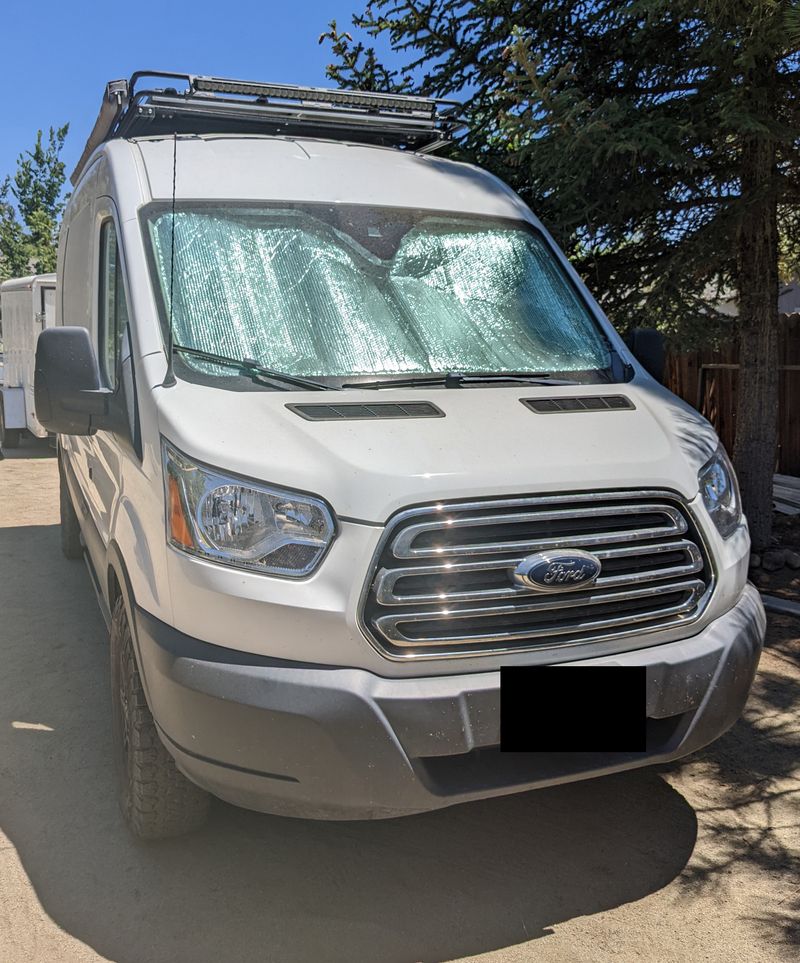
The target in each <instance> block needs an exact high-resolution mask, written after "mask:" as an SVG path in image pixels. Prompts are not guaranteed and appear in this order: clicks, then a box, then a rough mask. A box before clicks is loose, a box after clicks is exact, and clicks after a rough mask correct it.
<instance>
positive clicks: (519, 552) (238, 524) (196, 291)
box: [36, 74, 765, 837]
mask: <svg viewBox="0 0 800 963" xmlns="http://www.w3.org/2000/svg"><path fill="white" fill-rule="evenodd" d="M459 123H460V121H459V118H458V113H457V107H456V106H455V105H453V104H449V103H443V102H440V101H433V100H427V99H425V98H418V97H395V96H384V95H378V94H369V93H360V92H348V91H325V90H319V89H316V88H294V87H286V86H282V85H277V84H256V83H251V82H246V81H228V80H220V79H218V78H208V77H197V76H180V75H173V74H165V75H160V76H156V77H153V75H147V76H144V75H135V76H134V77H133V78H132V80H131V81H117V82H113V83H111V84H109V86H108V89H107V92H106V97H105V100H104V105H103V108H102V110H101V113H100V117H99V118H98V122H97V125H96V126H95V129H94V131H93V132H92V136H91V138H90V140H89V143H88V144H87V149H86V151H85V152H84V155H83V157H82V158H81V162H80V164H79V166H78V170H77V171H76V173H75V175H74V177H73V183H74V191H73V193H72V196H71V198H70V200H69V204H68V206H67V209H66V212H65V215H64V222H63V227H62V231H61V239H60V245H59V257H58V271H57V277H58V281H57V298H56V302H57V304H56V308H57V325H56V327H55V328H53V329H52V330H46V331H44V332H43V333H42V335H41V336H40V338H39V341H38V347H37V360H36V415H37V418H38V420H39V421H40V422H41V423H42V424H43V425H44V426H45V427H46V428H47V429H48V430H49V431H52V432H57V433H58V435H59V470H60V477H61V519H62V523H61V533H62V545H63V549H64V552H65V554H66V555H67V557H69V558H79V557H82V556H83V557H85V558H86V560H87V562H88V567H89V570H90V572H91V576H92V578H93V580H94V584H95V588H96V592H97V597H98V600H99V603H100V606H101V608H102V610H103V612H104V615H105V618H106V620H107V622H108V623H109V626H110V636H111V665H112V672H111V675H112V681H111V699H112V704H113V725H114V745H115V753H116V762H117V766H118V771H119V780H120V793H121V799H122V805H123V811H124V813H125V815H126V817H127V820H128V823H129V824H130V826H131V828H132V830H133V831H134V832H135V833H136V834H138V835H140V836H143V837H156V836H164V835H169V834H172V833H178V832H183V831H186V830H188V829H191V828H193V827H195V826H197V825H199V824H200V823H201V822H202V820H203V819H204V817H205V814H206V812H207V808H208V801H209V794H212V795H215V796H218V797H221V798H222V799H224V800H227V801H229V802H231V803H234V804H237V805H240V806H245V807H248V808H250V809H254V810H260V811H264V812H272V813H282V814H288V815H294V816H303V817H318V818H338V819H361V818H372V817H390V816H399V815H402V814H406V813H417V812H421V811H425V810H431V809H434V808H437V807H443V806H448V805H451V804H454V803H460V802H464V801H468V800H473V799H479V798H483V797H489V796H494V795H499V794H503V793H510V792H518V791H521V790H527V789H531V788H534V787H538V786H547V785H552V784H556V783H561V782H567V781H570V780H577V779H583V778H586V777H589V776H596V775H601V774H604V773H611V772H615V771H619V770H623V769H627V768H631V767H635V766H643V765H647V764H650V763H655V762H659V763H660V762H665V761H668V760H672V759H676V758H678V757H680V756H683V755H685V754H686V753H689V752H691V751H693V750H696V749H698V748H699V747H701V746H703V745H705V744H707V743H709V742H710V741H711V740H713V739H715V738H716V737H718V736H719V735H720V734H721V733H722V732H724V731H725V730H726V729H727V728H729V727H730V726H731V725H732V724H733V722H734V721H735V720H736V719H737V718H738V716H739V715H740V713H741V711H742V708H743V706H744V703H745V700H746V698H747V695H748V691H749V688H750V685H751V682H752V679H753V675H754V673H755V670H756V665H757V662H758V658H759V653H760V649H761V645H762V639H763V635H764V626H765V622H764V614H763V610H762V607H761V603H760V600H759V596H758V594H757V592H756V591H755V590H754V588H753V587H752V586H751V585H749V584H748V581H747V568H748V558H749V538H748V532H747V526H746V522H745V519H744V518H743V516H742V509H741V504H740V499H739V493H738V489H737V484H736V479H735V477H734V473H733V470H732V468H731V465H730V462H729V461H728V458H727V456H726V454H725V452H724V450H723V449H722V448H721V447H720V444H719V441H718V439H717V437H716V435H715V434H714V431H713V430H712V428H711V427H710V425H709V424H708V422H706V421H705V420H704V419H703V418H702V417H701V416H700V415H699V414H698V413H697V412H696V411H694V410H693V409H692V408H691V407H689V406H688V405H686V404H684V403H683V402H682V401H680V400H678V399H677V398H676V397H674V396H673V395H672V394H670V392H668V391H667V390H666V389H665V388H663V387H662V386H661V384H660V383H659V381H658V378H657V375H658V359H657V357H656V354H657V352H656V351H654V350H652V349H653V345H652V343H650V344H649V346H648V336H647V335H642V336H641V338H640V341H639V345H640V347H637V344H636V343H635V342H632V346H633V349H634V350H636V351H637V352H638V353H639V354H641V355H642V358H643V360H644V361H645V362H646V367H645V366H644V365H643V364H642V363H641V362H640V360H638V359H637V357H636V356H635V355H634V351H633V350H631V348H629V347H628V346H627V344H626V343H625V342H624V341H623V340H622V339H621V338H620V337H619V336H618V334H617V333H616V332H615V330H614V329H613V327H612V326H611V325H610V323H609V322H608V320H607V319H606V318H605V317H604V316H603V313H602V311H601V310H600V308H599V307H598V305H597V304H596V303H595V301H594V300H593V299H592V297H591V295H590V294H589V292H588V291H587V289H586V287H585V286H584V284H583V283H582V282H581V280H580V278H579V277H578V276H577V274H576V273H575V271H574V270H573V269H572V268H571V267H570V265H569V263H568V262H567V260H566V259H565V257H564V256H563V254H562V253H561V252H560V251H559V249H558V248H557V246H556V245H555V244H554V242H553V240H552V239H551V238H550V236H549V235H548V233H547V231H546V230H545V229H544V228H543V227H542V225H541V224H540V222H539V221H538V220H537V218H536V216H535V215H534V214H533V213H532V212H531V211H530V210H529V209H528V207H527V206H526V205H525V204H524V203H523V202H522V201H521V200H520V198H519V197H517V196H516V195H515V194H514V193H513V192H512V191H511V190H510V189H509V188H508V187H506V186H505V185H504V184H503V183H501V182H500V181H499V180H497V179H496V178H495V177H493V176H492V175H490V174H488V173H486V172H484V171H482V170H480V169H478V168H476V167H472V166H469V165H465V164H460V163H454V162H452V161H449V160H445V159H438V158H437V157H435V156H433V154H432V151H433V150H434V149H435V148H436V147H438V146H440V145H441V144H443V143H446V142H447V141H448V140H449V139H450V138H452V136H453V133H454V132H455V131H456V130H457V128H458V125H459ZM649 340H650V342H652V337H651V338H650V339H649ZM656 347H657V345H656ZM648 368H649V371H648V370H647V369H648ZM654 375H656V377H654ZM565 664H570V665H582V666H609V665H613V666H642V667H645V668H646V675H647V687H646V709H645V710H643V711H645V714H646V722H645V725H646V732H647V748H646V751H642V752H638V753H631V752H625V751H616V750H614V748H613V747H610V748H609V751H608V752H588V753H580V752H570V753H558V752H536V753H516V752H514V753H508V752H503V751H502V749H501V745H500V676H501V668H503V669H505V668H506V667H511V666H530V665H565ZM611 698H613V694H612V693H609V699H611ZM578 709H579V707H578V706H572V705H570V704H568V703H567V704H564V705H563V709H562V716H561V717H560V718H554V719H553V726H554V727H559V726H570V725H573V726H574V725H575V724H576V722H575V720H576V719H580V720H581V721H580V725H581V726H583V727H584V729H585V730H586V731H587V732H588V731H589V730H590V729H591V727H592V720H591V719H588V720H587V719H585V718H582V717H581V716H580V714H579V713H578Z"/></svg>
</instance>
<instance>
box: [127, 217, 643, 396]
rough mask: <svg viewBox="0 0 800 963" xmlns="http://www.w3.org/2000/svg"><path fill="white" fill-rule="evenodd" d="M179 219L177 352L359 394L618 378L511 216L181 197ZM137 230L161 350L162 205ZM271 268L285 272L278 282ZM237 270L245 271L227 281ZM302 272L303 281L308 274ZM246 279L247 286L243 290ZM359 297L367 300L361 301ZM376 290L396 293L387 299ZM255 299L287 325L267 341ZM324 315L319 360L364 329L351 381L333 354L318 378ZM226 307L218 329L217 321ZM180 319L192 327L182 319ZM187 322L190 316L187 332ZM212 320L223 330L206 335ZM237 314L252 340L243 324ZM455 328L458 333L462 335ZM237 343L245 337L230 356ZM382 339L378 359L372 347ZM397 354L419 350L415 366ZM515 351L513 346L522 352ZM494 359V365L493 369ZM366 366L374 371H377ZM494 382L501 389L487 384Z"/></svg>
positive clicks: (219, 377) (193, 373) (590, 313)
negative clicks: (466, 379) (409, 383)
mask: <svg viewBox="0 0 800 963" xmlns="http://www.w3.org/2000/svg"><path fill="white" fill-rule="evenodd" d="M175 217H176V225H175V226H176V230H175V273H174V279H173V285H174V294H175V307H174V309H173V311H174V313H173V319H172V320H173V335H174V340H175V341H176V342H178V343H180V344H186V343H188V345H189V346H190V347H194V348H200V349H203V350H206V351H213V352H215V353H219V354H226V355H229V356H236V357H242V358H244V357H248V358H253V359H255V360H257V361H258V362H260V363H261V364H264V365H267V366H270V367H273V368H275V369H279V370H281V371H284V372H285V373H286V374H289V375H293V376H296V377H303V378H308V379H313V380H315V381H317V382H319V383H320V384H326V385H330V386H332V387H342V386H343V385H345V384H346V385H347V386H349V387H357V386H358V384H359V383H360V382H365V383H366V382H374V381H375V380H376V379H378V380H380V381H381V383H385V384H386V386H387V387H389V386H391V383H392V381H395V380H398V381H399V380H408V379H409V377H412V378H419V380H420V383H424V382H425V380H426V379H428V378H430V379H431V380H435V379H437V378H441V377H442V376H443V375H445V374H448V373H452V372H454V371H457V372H459V373H461V374H469V375H502V374H514V375H522V376H524V375H531V376H542V375H549V376H550V377H552V379H553V380H554V381H556V380H562V381H567V382H572V383H575V384H597V383H615V382H616V383H618V382H620V381H624V380H625V372H624V367H623V366H622V365H621V364H620V363H619V358H618V355H617V353H616V351H615V349H614V347H613V345H612V344H611V342H610V339H609V337H608V335H607V333H606V330H605V328H604V326H603V324H602V323H601V321H600V319H599V317H598V316H597V313H596V311H595V310H594V309H593V307H592V305H591V304H590V303H589V302H588V301H587V299H586V297H585V295H584V293H583V292H582V291H581V289H580V287H579V285H577V284H576V283H575V281H574V279H573V278H572V277H571V276H570V273H569V272H568V271H567V270H566V269H565V266H564V264H563V262H562V261H561V255H560V253H559V252H558V250H557V249H556V248H555V245H554V244H553V243H552V242H551V240H550V239H549V238H548V237H547V235H546V234H544V233H543V232H542V231H541V230H539V229H537V227H536V226H535V225H534V224H531V223H530V222H528V221H526V220H523V219H522V218H520V219H516V218H505V217H496V216H492V215H486V214H472V213H461V212H454V211H446V210H445V211H440V210H433V209H420V208H412V207H399V206H384V205H380V206H379V205H367V204H339V203H336V204H333V203H326V202H306V201H268V200H260V201H227V200H226V201H218V200H194V201H193V200H181V201H178V202H177V203H176V205H175ZM139 219H140V226H141V230H142V236H143V239H144V242H145V250H146V255H147V261H148V269H149V273H150V281H151V284H152V289H153V293H154V296H155V299H156V303H157V307H158V312H159V319H160V324H161V330H162V337H163V339H164V344H165V347H166V346H167V345H168V344H169V343H170V338H169V307H168V305H169V290H170V278H169V270H170V262H171V257H170V255H171V246H170V244H171V230H172V204H171V202H169V201H156V202H152V203H150V204H148V205H145V206H144V207H142V208H141V209H140V212H139ZM262 223H263V224H264V225H265V226H264V228H263V229H262V228H261V227H260V226H259V225H260V224H262ZM282 228H283V229H285V230H283V231H281V229H282ZM281 234H284V235H285V238H283V237H281ZM308 238H310V241H309V240H308ZM284 241H285V243H284ZM182 249H183V250H182ZM254 251H255V255H254ZM248 258H249V260H248ZM287 258H288V259H289V260H288V261H287ZM281 259H282V260H281ZM201 262H202V263H201ZM276 262H277V263H278V267H279V269H280V270H281V271H282V272H283V274H282V275H281V274H280V273H279V272H276V271H275V263H276ZM248 263H249V266H250V270H249V271H239V272H236V271H234V270H233V268H234V267H239V266H244V265H245V264H248ZM398 264H399V267H398ZM308 265H312V270H306V268H307V266H308ZM487 265H488V266H487ZM254 267H255V270H254V269H253V268H254ZM295 268H296V269H297V271H295V273H294V274H292V271H293V270H294V269H295ZM531 268H535V270H534V271H532V270H531ZM313 270H316V271H317V275H319V276H316V275H314V273H313ZM261 271H263V272H264V277H263V278H262V275H261ZM268 274H269V275H270V277H269V278H267V275H268ZM276 276H277V287H276V280H275V278H276ZM507 276H510V277H511V278H512V284H511V285H510V286H508V287H507V288H503V287H502V284H501V283H498V278H499V279H500V280H501V281H502V278H504V277H507ZM242 277H246V278H252V280H251V281H249V282H248V283H246V284H241V278H242ZM320 277H321V278H322V281H320ZM376 279H377V280H376ZM326 284H327V287H325V285H326ZM259 285H260V287H259ZM281 285H282V287H281ZM348 285H350V287H348ZM514 285H516V287H515V286H514ZM223 288H224V289H225V290H222V289H223ZM362 289H364V290H366V292H367V294H366V295H362V294H361V291H362ZM387 289H388V290H390V294H391V297H388V296H387V295H386V291H387ZM184 291H185V292H186V294H185V296H184ZM298 291H300V297H299V299H298ZM354 291H355V294H354V293H353V292H354ZM209 292H210V294H209ZM240 292H241V293H240ZM376 292H377V293H376ZM398 292H399V293H398ZM262 294H264V295H270V296H271V297H272V298H273V302H272V306H275V307H276V309H279V311H280V312H282V313H283V314H284V317H283V318H282V319H280V321H279V322H277V323H275V324H274V326H273V327H272V328H271V329H270V328H269V327H268V326H269V325H270V324H272V317H273V315H272V314H271V313H270V311H269V309H268V308H265V307H264V304H263V302H265V301H267V302H268V298H267V297H266V296H265V297H264V298H262V297H261V295H262ZM358 296H361V298H362V300H361V306H362V307H364V306H365V305H366V307H367V310H365V311H364V312H363V315H362V314H361V312H359V311H355V312H354V311H352V310H351V306H352V304H354V303H358ZM314 297H316V298H317V300H316V301H314V300H313V298H314ZM336 298H340V299H341V302H342V303H344V304H345V306H346V308H347V310H348V311H349V312H350V313H349V314H347V313H343V312H342V311H339V314H338V315H337V314H336V313H335V312H336V311H337V310H339V304H338V303H335V304H334V303H333V302H336ZM192 299H194V300H192ZM237 299H238V300H237ZM292 299H293V305H292V306H293V307H294V308H295V314H296V315H300V316H302V315H305V318H303V317H301V319H300V322H298V323H297V327H296V329H294V328H293V325H294V324H295V315H294V314H293V313H292V311H290V310H288V309H287V308H286V306H285V304H284V302H288V301H292ZM348 299H349V300H348ZM537 299H538V301H537ZM548 299H549V300H548ZM537 303H539V304H540V306H541V304H545V305H547V306H549V308H550V312H549V315H548V312H547V311H543V310H542V311H541V313H540V315H539V318H540V319H543V320H539V321H537V320H536V318H535V317H534V316H533V311H532V309H535V308H536V305H537ZM387 304H388V308H387ZM297 305H299V310H297ZM431 305H432V306H433V308H432V309H431ZM329 307H330V308H332V309H333V311H334V313H333V315H332V317H333V324H334V329H333V330H332V331H331V337H330V339H329V342H328V344H327V346H326V348H327V350H329V351H330V350H332V351H333V352H338V351H339V348H338V347H336V345H341V344H346V343H347V342H348V338H349V336H350V331H351V330H352V328H348V325H352V324H357V325H360V327H359V328H358V329H357V333H358V334H359V335H360V336H361V338H362V341H361V342H359V341H358V338H352V337H351V338H350V340H351V341H353V342H354V343H358V344H359V350H361V351H362V354H363V358H364V360H362V361H361V363H360V364H359V357H358V355H357V354H355V353H354V364H352V365H351V366H350V370H345V369H344V366H343V365H342V363H341V355H340V354H337V355H334V361H337V360H338V364H339V370H333V369H334V367H335V365H331V366H330V368H331V370H326V369H325V368H324V367H323V365H325V364H326V363H327V362H328V360H329V359H326V360H325V361H322V362H320V353H319V352H318V351H316V350H315V343H314V342H313V341H312V340H311V338H313V337H315V336H316V335H317V334H318V333H319V332H320V331H322V332H323V333H325V332H324V326H323V327H317V324H316V318H315V316H314V313H315V310H317V311H320V310H323V311H324V310H327V309H328V308H329ZM223 308H224V309H226V310H227V317H222V315H223V314H224V310H220V309H223ZM437 311H438V314H437ZM503 311H505V316H503V313H502V312H503ZM259 312H260V313H259ZM373 312H374V313H373ZM526 312H527V314H526ZM276 313H277V311H276ZM553 314H555V315H558V316H559V318H558V319H556V320H555V321H553V320H552V317H550V316H552V315H553ZM189 315H191V320H187V318H188V316H189ZM498 315H500V317H499V321H498ZM196 316H197V317H200V318H201V320H200V321H197V322H195V320H194V319H195V317H196ZM203 316H204V317H205V321H204V322H203V321H202V317H203ZM218 316H220V317H221V323H220V325H219V330H218V332H217V333H216V334H215V331H214V328H213V326H214V325H215V324H216V319H217V317H218ZM330 317H331V314H330V312H329V318H330ZM548 317H550V320H548ZM243 318H245V319H247V322H248V323H249V324H250V325H251V327H250V328H246V325H245V326H243V322H242V319H243ZM259 318H264V319H266V320H265V323H264V324H263V327H261V328H257V327H256V326H254V320H253V319H255V325H257V324H259V323H260V322H259ZM431 318H432V319H433V320H431ZM461 318H465V319H466V321H465V322H463V323H462V322H461V320H460V319H461ZM387 319H388V322H387ZM454 319H455V322H454ZM559 319H560V320H559ZM203 323H205V325H206V327H205V328H202V327H201V325H202V324H203ZM559 323H560V324H561V325H562V327H561V328H559V326H558V325H559ZM237 325H238V328H237ZM336 325H338V326H339V327H338V329H337V328H336V327H335V326H336ZM370 325H374V327H370ZM464 325H466V330H465V327H464ZM537 325H538V326H537ZM448 326H449V327H448ZM544 326H546V327H547V328H548V329H549V330H547V331H545V330H544ZM420 329H421V330H420ZM243 330H244V331H245V333H244V334H242V331H243ZM295 330H296V333H297V339H296V340H297V343H298V344H302V343H303V342H304V339H305V346H306V355H305V356H304V357H302V358H301V359H300V361H299V362H297V363H295V362H294V358H293V357H292V351H293V350H294V349H295V339H294V333H295ZM256 334H257V335H258V338H256V337H255V335H256ZM309 334H310V335H311V338H309ZM554 335H555V336H557V337H562V336H563V343H561V344H558V343H556V342H555V341H554V340H552V339H553V336H554ZM198 336H200V337H198ZM548 336H549V337H550V338H551V341H550V342H548V341H547V337H548ZM234 337H238V338H240V339H241V340H240V341H238V342H237V343H235V344H234V343H233V341H232V339H233V338H234ZM448 337H449V340H448ZM381 339H383V341H382V343H381V344H380V346H379V350H377V355H376V349H374V346H373V345H372V344H370V341H371V340H377V341H380V340H381ZM270 340H272V342H273V343H278V342H280V344H281V345H282V353H281V351H277V352H276V351H274V350H273V351H271V350H270ZM432 340H433V341H435V347H434V349H433V350H432V349H431V341H432ZM331 341H332V342H334V347H333V349H331V348H330V342H331ZM262 342H263V343H262ZM454 343H455V347H454V348H453V350H451V345H452V344H454ZM408 345H411V346H412V348H411V350H413V351H415V352H417V353H416V354H415V355H414V356H411V350H409V348H408ZM509 345H510V346H511V347H509ZM515 345H517V346H521V348H522V350H520V351H519V352H518V353H517V351H516V348H515V347H514V346H515ZM552 345H555V348H552V347H551V346H552ZM473 347H474V348H475V350H473ZM299 350H300V349H299V348H298V349H297V351H296V353H298V354H299ZM392 352H396V353H395V354H394V355H393V354H392ZM404 352H407V353H404ZM437 352H438V353H437ZM498 352H500V354H501V357H500V358H499V359H497V360H498V361H499V363H492V362H493V361H494V360H495V359H496V358H497V354H498ZM570 352H574V354H570ZM345 353H346V352H345ZM376 356H377V357H378V358H379V361H378V363H374V359H375V357H376ZM387 359H388V363H387ZM487 359H488V360H489V362H490V363H487ZM348 360H349V359H348ZM365 361H366V362H367V363H365ZM473 361H474V362H475V363H471V362H473ZM520 362H523V363H520ZM542 362H544V363H542ZM587 362H589V363H587ZM304 365H305V367H304ZM315 365H316V367H313V366H315ZM177 367H178V370H177V371H176V374H177V375H178V376H179V377H183V378H185V380H200V381H202V382H204V383H220V387H222V386H224V384H225V383H230V382H231V380H232V377H231V372H230V370H227V371H223V370H222V369H221V368H220V367H219V366H216V365H214V364H211V363H209V362H205V361H200V360H198V359H190V358H183V359H180V363H179V364H178V366H177ZM359 367H360V370H359ZM309 368H311V370H309ZM496 384H497V385H502V384H506V385H507V384H508V382H503V381H500V380H498V381H497V382H496ZM262 387H263V386H262Z"/></svg>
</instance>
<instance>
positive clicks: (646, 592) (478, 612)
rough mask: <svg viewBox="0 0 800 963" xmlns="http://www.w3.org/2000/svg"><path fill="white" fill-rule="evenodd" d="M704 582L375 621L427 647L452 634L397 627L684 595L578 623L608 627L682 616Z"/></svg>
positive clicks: (511, 635)
mask: <svg viewBox="0 0 800 963" xmlns="http://www.w3.org/2000/svg"><path fill="white" fill-rule="evenodd" d="M705 588H706V586H705V583H704V582H701V581H699V580H696V581H693V582H688V583H687V582H682V583H679V584H674V585H658V586H649V587H648V588H645V589H634V590H633V591H630V592H613V593H609V594H603V595H577V594H576V595H570V596H564V595H558V596H554V597H553V598H552V599H547V600H545V601H543V602H535V603H532V604H529V605H493V606H489V607H487V608H480V609H448V610H447V611H446V612H431V611H428V612H406V613H404V614H403V615H383V616H381V617H380V618H378V619H377V620H376V625H377V626H378V628H379V629H380V631H381V632H382V633H383V634H384V635H385V636H386V638H387V639H390V640H391V641H392V642H393V643H394V644H395V645H399V646H408V645H410V646H414V647H416V646H427V645H441V644H448V643H450V644H452V643H453V638H452V636H446V635H439V636H428V637H426V638H425V639H419V638H410V637H409V636H407V635H404V634H403V633H402V632H401V631H400V630H399V629H398V628H397V627H398V625H402V624H404V623H406V622H442V621H447V622H449V621H451V620H453V619H463V618H471V619H474V618H477V619H480V618H491V617H492V616H495V615H524V614H527V613H535V612H538V611H552V610H554V609H561V608H578V607H580V606H582V605H597V604H603V603H613V602H617V601H623V600H629V599H637V598H647V597H650V596H654V595H660V594H662V593H667V592H677V591H683V592H685V593H686V595H687V598H686V599H684V601H683V602H681V603H679V604H677V605H673V606H670V607H668V608H666V609H659V610H658V611H656V612H652V611H650V612H643V613H641V614H639V615H632V614H630V613H626V614H625V615H623V616H616V617H613V618H610V619H599V620H594V621H592V620H589V621H587V622H584V623H581V626H580V629H579V631H580V632H584V631H589V630H592V629H594V628H603V629H605V628H609V627H613V626H616V625H627V624H628V623H630V622H635V623H641V622H648V621H651V620H652V619H659V618H663V617H664V615H671V616H674V615H682V614H684V613H686V612H688V611H689V610H691V609H692V608H694V606H695V605H696V604H697V602H698V600H699V599H700V598H701V596H702V594H703V592H704V591H705ZM574 630H575V627H574V626H547V627H546V628H542V629H531V628H528V627H526V628H524V629H519V630H517V631H508V632H494V633H491V632H484V633H472V634H470V635H466V634H465V635H461V636H459V637H458V639H457V641H458V642H462V643H463V642H483V643H488V642H506V641H510V640H512V639H516V638H523V639H527V638H541V637H542V636H548V635H563V634H565V633H567V632H572V631H574Z"/></svg>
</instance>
